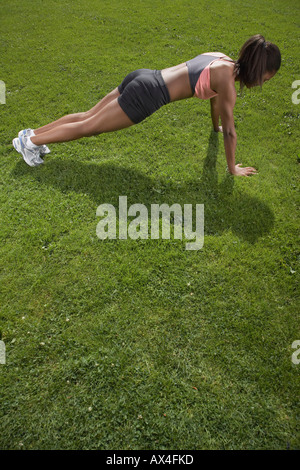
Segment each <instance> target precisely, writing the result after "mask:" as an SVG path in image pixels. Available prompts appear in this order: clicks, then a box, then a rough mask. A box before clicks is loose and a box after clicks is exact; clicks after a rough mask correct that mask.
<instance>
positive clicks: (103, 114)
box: [30, 98, 134, 146]
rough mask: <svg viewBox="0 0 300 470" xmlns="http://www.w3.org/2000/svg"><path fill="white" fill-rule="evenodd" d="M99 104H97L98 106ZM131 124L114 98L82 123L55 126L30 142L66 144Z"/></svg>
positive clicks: (37, 143)
mask: <svg viewBox="0 0 300 470" xmlns="http://www.w3.org/2000/svg"><path fill="white" fill-rule="evenodd" d="M100 103H101V102H100ZM100 103H98V104H99V105H100ZM96 106H97V105H96ZM133 124H134V122H132V121H131V119H129V117H128V116H127V114H126V113H125V112H124V111H123V110H122V108H121V106H120V105H119V103H118V99H117V98H115V99H113V100H112V101H110V102H109V103H108V104H106V106H105V107H102V106H99V108H98V112H96V113H95V114H93V115H92V116H90V117H88V118H87V119H85V120H83V121H78V122H68V123H62V124H59V125H56V126H55V127H53V128H50V129H49V130H47V131H46V132H43V133H39V134H37V135H35V136H33V137H31V138H30V140H31V142H32V143H33V144H35V145H38V146H40V145H44V144H51V143H57V142H68V141H70V140H76V139H80V138H82V137H90V136H92V135H98V134H102V133H105V132H113V131H117V130H120V129H124V128H126V127H129V126H132V125H133Z"/></svg>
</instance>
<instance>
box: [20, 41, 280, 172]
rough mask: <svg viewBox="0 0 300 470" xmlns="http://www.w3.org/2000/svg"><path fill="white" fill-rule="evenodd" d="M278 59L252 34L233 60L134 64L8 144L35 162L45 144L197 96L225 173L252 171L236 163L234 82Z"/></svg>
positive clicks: (211, 57)
mask: <svg viewBox="0 0 300 470" xmlns="http://www.w3.org/2000/svg"><path fill="white" fill-rule="evenodd" d="M280 63H281V55H280V51H279V49H278V47H277V46H276V45H275V44H272V43H271V42H268V41H265V39H264V37H263V36H262V35H260V34H257V35H255V36H252V37H251V38H250V39H248V40H247V41H246V42H245V44H244V45H243V47H242V49H241V51H240V54H239V58H238V60H237V61H234V60H232V59H230V58H229V57H228V56H226V55H225V54H222V53H220V52H208V53H205V54H201V55H199V56H197V57H195V58H194V59H192V60H189V61H188V62H184V63H182V64H179V65H176V66H174V67H170V68H167V69H163V70H149V69H139V70H136V71H134V72H132V73H130V74H129V75H127V77H125V79H124V80H123V82H122V83H121V85H119V86H118V87H117V88H115V89H114V90H113V91H112V92H111V93H109V94H108V95H107V96H105V97H104V98H103V99H102V100H101V101H100V102H99V103H98V104H96V106H94V107H93V108H92V109H90V110H89V111H87V112H84V113H77V114H70V115H67V116H64V117H62V118H60V119H58V120H57V121H54V122H52V123H50V124H48V125H46V126H43V127H40V128H39V129H36V130H35V131H32V130H31V129H27V130H23V131H20V132H19V137H18V138H16V139H14V140H13V145H14V147H15V149H16V150H17V151H18V152H19V153H21V154H22V156H23V158H24V160H25V161H26V163H27V164H28V165H30V166H36V165H39V164H41V163H43V160H42V159H41V155H44V154H45V153H48V152H49V149H48V147H47V146H46V144H50V143H54V142H55V143H56V142H67V141H70V140H75V139H80V138H82V137H89V136H92V135H98V134H102V133H105V132H113V131H117V130H120V129H124V128H126V127H129V126H132V125H133V124H138V123H139V122H141V121H143V120H144V119H145V118H147V117H148V116H150V115H151V114H152V113H153V112H154V111H156V110H157V109H159V108H160V107H161V106H163V105H165V104H167V103H169V102H171V101H178V100H182V99H186V98H190V97H192V96H196V97H198V98H200V99H210V103H211V118H212V123H213V127H214V130H215V131H216V132H219V131H220V132H223V136H224V147H225V153H226V159H227V165H228V170H229V172H230V173H231V174H233V175H244V176H249V175H252V174H255V173H256V170H255V168H252V167H247V168H242V167H241V164H237V165H236V164H235V149H236V140H237V137H236V132H235V127H234V119H233V109H234V106H235V101H236V89H235V81H238V82H240V87H241V88H243V87H244V86H246V87H247V88H251V87H253V86H259V85H260V86H262V84H263V83H264V82H265V81H267V80H270V78H272V77H273V76H274V75H275V73H276V72H277V70H278V69H279V67H280ZM220 118H221V123H222V127H221V126H219V119H220Z"/></svg>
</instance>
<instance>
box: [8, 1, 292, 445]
mask: <svg viewBox="0 0 300 470" xmlns="http://www.w3.org/2000/svg"><path fill="white" fill-rule="evenodd" d="M28 5H29V4H28V2H25V3H24V2H23V3H22V2H20V1H17V0H8V1H7V2H4V3H3V4H2V5H1V13H0V45H1V66H0V80H2V81H4V82H5V84H6V104H5V105H3V104H2V105H0V165H1V177H0V183H1V186H0V189H1V190H0V203H1V223H0V237H1V245H0V249H1V257H0V264H1V271H0V272H1V297H0V299H1V304H0V305H1V308H0V339H2V341H3V342H4V343H5V345H6V364H0V396H1V401H0V448H1V449H107V450H108V449H135V450H139V449H150V450H164V449H168V450H172V449H190V450H192V449H286V448H291V449H300V429H299V391H300V390H299V385H300V381H299V376H300V365H297V364H294V363H293V362H292V359H291V358H292V354H293V352H295V350H294V349H293V348H292V343H293V342H294V341H295V340H300V331H299V316H298V315H299V297H298V290H299V287H298V283H297V280H299V271H300V269H299V216H298V212H297V206H299V191H298V182H299V180H298V178H299V161H300V155H299V117H300V105H296V104H293V102H292V93H293V91H295V90H293V89H292V83H293V82H294V81H295V80H299V79H300V70H299V52H300V51H299V49H300V48H299V44H300V41H299V39H300V38H299V15H300V11H299V7H298V8H297V7H296V3H295V2H294V1H292V0H273V1H272V2H270V1H266V0H253V1H251V2H250V1H249V0H248V1H245V2H238V1H234V0H216V1H214V2H206V1H202V0H200V1H199V0H188V1H187V0H183V1H178V0H172V1H170V0H166V1H164V2H161V1H157V0H151V1H150V0H132V1H130V2H122V1H117V0H101V1H97V0H85V1H84V2H81V1H78V0H75V1H72V2H70V1H68V2H61V1H58V0H47V2H46V1H42V0H33V1H32V2H30V7H29V6H28ZM256 33H262V34H264V35H265V37H266V39H268V40H271V41H273V42H275V43H276V44H277V45H278V46H279V48H280V50H281V53H282V67H281V69H280V71H279V72H278V74H277V75H276V77H275V78H274V79H272V80H271V81H270V82H268V83H266V84H265V85H264V86H263V89H262V90H261V89H259V88H257V89H252V90H251V91H250V90H246V91H245V92H244V93H243V96H239V97H238V99H237V104H236V108H235V122H236V129H237V134H238V147H237V156H236V161H237V163H239V162H242V163H243V165H244V166H254V167H256V168H258V170H259V173H258V175H257V176H255V177H251V178H237V177H236V178H233V177H231V176H229V175H228V173H227V172H226V159H225V153H224V146H223V142H222V136H221V135H219V136H218V135H217V134H215V133H213V132H211V131H212V126H211V120H210V115H209V102H208V101H199V100H196V99H190V100H183V101H180V102H176V103H172V104H170V105H168V106H165V107H163V108H161V109H160V110H159V111H158V112H157V113H155V114H154V115H153V116H151V117H150V118H149V119H147V120H146V121H144V122H142V123H141V124H139V125H138V126H134V127H132V128H129V129H126V130H123V131H120V132H118V133H112V134H106V135H103V136H98V137H92V138H89V139H82V140H79V141H76V142H69V143H64V144H55V145H52V146H51V150H52V153H51V154H50V155H49V156H46V157H45V164H44V165H42V166H41V167H37V168H30V167H29V166H27V165H26V164H25V163H24V162H23V160H21V159H20V156H19V154H17V152H16V151H15V150H14V149H13V148H12V144H11V141H12V139H13V138H14V137H16V135H17V133H18V131H19V130H20V129H23V128H26V127H31V128H35V127H39V126H41V125H44V124H47V123H48V122H50V121H52V120H54V119H57V118H59V117H61V116H62V115H64V114H67V113H73V112H79V111H85V110H87V109H89V108H91V107H92V106H93V105H94V104H96V103H97V101H99V100H100V99H101V98H102V97H103V96H105V95H106V94H107V93H108V92H109V91H111V90H112V89H113V88H115V87H116V86H117V85H118V84H119V83H120V82H121V81H122V79H123V78H124V76H125V75H126V74H127V73H129V72H130V71H132V70H135V69H138V68H143V67H147V68H157V69H160V68H164V67H168V66H171V65H175V64H178V63H181V62H184V61H186V60H188V59H190V58H192V57H194V56H196V55H198V54H200V53H202V52H208V51H222V52H225V53H227V54H228V55H230V56H231V57H232V58H237V55H238V51H239V49H240V47H241V45H242V44H243V43H244V41H245V40H246V39H248V37H250V36H251V35H253V34H256ZM237 87H238V86H237ZM122 195H126V196H127V198H128V206H130V205H131V204H134V203H140V204H145V205H146V207H147V208H150V205H151V204H155V203H158V204H162V203H166V204H169V205H171V204H173V203H179V204H181V205H182V206H183V204H193V207H195V205H196V204H204V210H205V226H204V231H205V238H204V246H203V248H202V249H201V250H199V251H187V250H186V249H185V242H184V241H181V240H176V239H174V238H171V240H163V239H159V240H150V239H149V240H130V239H128V240H127V241H124V240H119V239H116V240H99V238H98V237H97V235H96V226H97V223H98V222H99V218H98V217H96V209H97V207H98V206H99V205H100V204H103V203H109V204H113V205H114V206H115V207H118V200H119V196H122ZM297 287H298V289H297Z"/></svg>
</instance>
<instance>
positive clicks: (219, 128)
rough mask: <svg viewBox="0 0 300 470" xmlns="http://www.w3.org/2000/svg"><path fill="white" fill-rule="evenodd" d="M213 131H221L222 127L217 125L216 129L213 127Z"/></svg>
mask: <svg viewBox="0 0 300 470" xmlns="http://www.w3.org/2000/svg"><path fill="white" fill-rule="evenodd" d="M214 131H215V132H223V127H222V126H218V127H217V128H216V129H214Z"/></svg>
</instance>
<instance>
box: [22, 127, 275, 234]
mask: <svg viewBox="0 0 300 470" xmlns="http://www.w3.org/2000/svg"><path fill="white" fill-rule="evenodd" d="M218 147H219V138H218V134H217V133H215V132H213V131H212V132H211V134H210V136H209V142H208V150H207V155H206V158H205V160H204V164H203V172H202V176H201V177H200V178H196V179H191V180H190V181H186V182H185V183H183V184H181V183H176V182H174V181H170V180H167V179H166V178H163V177H162V178H160V179H155V180H153V179H151V178H149V177H147V176H146V175H144V174H142V173H141V172H139V171H137V170H135V169H133V168H125V167H124V166H118V165H116V164H112V163H106V162H103V163H102V162H101V161H99V163H97V164H94V163H82V162H80V161H76V160H58V159H55V160H52V161H51V160H48V161H47V163H46V164H45V165H43V166H41V167H39V168H34V169H32V168H29V167H28V166H26V165H24V162H22V161H20V162H19V163H17V165H16V167H15V169H14V171H13V176H14V177H18V178H19V177H22V176H27V175H29V174H30V176H34V178H36V180H37V181H38V182H39V183H41V184H45V185H47V186H53V187H56V188H58V189H59V190H60V191H62V192H71V191H75V192H78V193H85V194H88V195H89V196H90V197H91V198H92V199H93V200H94V201H95V208H94V209H93V210H95V211H96V207H97V206H98V205H100V204H103V203H110V204H113V205H114V206H115V207H118V205H119V196H127V198H128V207H129V206H130V205H131V204H134V203H141V204H144V205H145V206H146V207H147V208H148V211H149V214H150V206H151V204H154V203H156V204H162V203H166V204H169V205H172V204H174V203H179V204H181V206H182V207H183V204H193V207H195V205H196V204H204V212H205V234H206V235H220V234H221V233H222V232H224V231H226V230H229V229H231V230H232V232H233V233H234V234H235V235H237V236H238V237H240V238H242V239H244V240H246V241H248V242H250V243H255V242H256V241H257V240H258V238H259V237H261V236H263V235H264V234H266V233H268V232H269V231H270V230H271V229H272V227H273V224H274V215H273V212H272V211H271V210H270V208H269V207H268V206H267V205H266V204H265V203H264V202H262V201H261V200H259V199H258V198H256V197H253V196H250V195H248V194H247V193H245V192H241V191H239V190H235V191H234V177H233V176H231V175H230V174H227V175H226V176H225V177H224V179H223V181H221V183H218V174H217V170H216V161H217V155H218Z"/></svg>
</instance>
